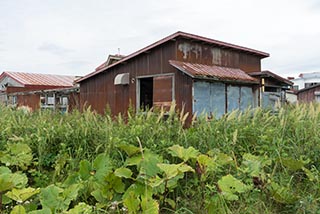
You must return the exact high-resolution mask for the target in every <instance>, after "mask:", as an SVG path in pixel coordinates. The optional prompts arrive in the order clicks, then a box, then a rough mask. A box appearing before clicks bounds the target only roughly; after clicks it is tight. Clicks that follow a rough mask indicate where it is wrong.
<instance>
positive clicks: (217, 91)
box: [193, 81, 226, 117]
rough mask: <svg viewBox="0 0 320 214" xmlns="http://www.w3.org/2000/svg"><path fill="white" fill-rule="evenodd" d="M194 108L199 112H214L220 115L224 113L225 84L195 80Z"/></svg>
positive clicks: (209, 113)
mask: <svg viewBox="0 0 320 214" xmlns="http://www.w3.org/2000/svg"><path fill="white" fill-rule="evenodd" d="M193 103H194V104H193V105H194V109H193V112H194V113H197V114H198V115H199V114H202V113H204V114H207V115H211V114H214V115H215V116H217V117H221V116H222V115H223V114H224V113H225V106H226V105H225V103H226V96H225V84H223V83H218V82H216V83H210V82H204V81H197V82H195V83H194V100H193Z"/></svg>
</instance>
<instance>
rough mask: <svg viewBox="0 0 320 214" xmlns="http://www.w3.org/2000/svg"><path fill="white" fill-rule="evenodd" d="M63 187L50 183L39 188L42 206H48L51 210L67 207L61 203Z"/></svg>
mask: <svg viewBox="0 0 320 214" xmlns="http://www.w3.org/2000/svg"><path fill="white" fill-rule="evenodd" d="M62 193H63V189H61V188H59V187H57V186H55V185H50V186H48V187H46V188H44V189H41V193H40V202H41V205H42V207H43V208H49V209H50V210H51V211H55V210H65V209H66V208H68V207H65V206H64V205H63V203H62V201H63V198H62V197H61V194H62Z"/></svg>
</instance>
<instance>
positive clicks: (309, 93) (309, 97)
mask: <svg viewBox="0 0 320 214" xmlns="http://www.w3.org/2000/svg"><path fill="white" fill-rule="evenodd" d="M316 92H320V85H318V86H314V87H311V88H308V89H307V88H306V89H303V90H301V91H299V92H298V94H297V95H298V102H314V101H317V100H316V96H315V93H316Z"/></svg>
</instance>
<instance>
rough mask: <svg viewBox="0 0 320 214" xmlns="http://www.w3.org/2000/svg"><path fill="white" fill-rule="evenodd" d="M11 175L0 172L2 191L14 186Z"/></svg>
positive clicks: (0, 187) (0, 189)
mask: <svg viewBox="0 0 320 214" xmlns="http://www.w3.org/2000/svg"><path fill="white" fill-rule="evenodd" d="M11 175H12V174H0V192H5V191H7V190H10V189H12V188H13V187H14V183H13V180H12V178H11Z"/></svg>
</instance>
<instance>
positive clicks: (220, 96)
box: [211, 82, 226, 118]
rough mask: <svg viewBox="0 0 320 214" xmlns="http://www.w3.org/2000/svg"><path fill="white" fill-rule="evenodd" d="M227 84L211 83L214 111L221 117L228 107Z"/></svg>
mask: <svg viewBox="0 0 320 214" xmlns="http://www.w3.org/2000/svg"><path fill="white" fill-rule="evenodd" d="M225 90H226V85H225V84H224V83H218V82H217V83H211V100H212V104H211V106H212V113H213V114H214V115H215V116H216V117H218V118H219V117H221V116H222V115H223V114H224V113H225V109H226V92H225Z"/></svg>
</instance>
